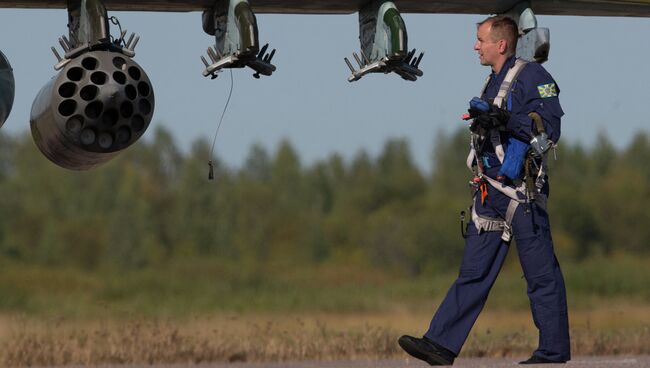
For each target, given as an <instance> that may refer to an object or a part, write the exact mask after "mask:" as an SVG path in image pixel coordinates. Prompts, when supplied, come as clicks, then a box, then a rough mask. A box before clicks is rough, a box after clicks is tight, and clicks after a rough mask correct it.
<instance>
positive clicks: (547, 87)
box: [537, 83, 557, 98]
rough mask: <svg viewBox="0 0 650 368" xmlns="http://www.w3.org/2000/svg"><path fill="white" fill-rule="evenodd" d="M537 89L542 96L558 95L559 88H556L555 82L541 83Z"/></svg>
mask: <svg viewBox="0 0 650 368" xmlns="http://www.w3.org/2000/svg"><path fill="white" fill-rule="evenodd" d="M537 91H538V92H539V97H541V98H548V97H557V88H555V83H549V84H541V85H539V86H537Z"/></svg>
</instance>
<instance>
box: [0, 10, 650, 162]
mask: <svg viewBox="0 0 650 368" xmlns="http://www.w3.org/2000/svg"><path fill="white" fill-rule="evenodd" d="M0 7H4V8H65V9H67V11H68V17H67V19H62V20H61V22H62V24H65V23H64V22H66V23H67V24H68V35H67V36H61V37H60V38H59V39H58V44H59V46H60V49H58V50H57V49H55V48H54V47H53V48H52V52H53V53H54V56H55V58H56V61H55V65H54V69H55V70H57V71H58V75H57V76H56V77H55V78H53V79H52V80H50V82H48V83H47V84H45V86H44V87H43V88H42V89H41V91H40V92H39V93H38V95H37V96H36V98H35V100H34V104H33V106H32V113H31V118H30V125H31V130H32V136H33V138H34V141H35V143H36V145H37V146H38V148H39V149H40V150H41V152H42V153H43V154H44V155H45V156H46V157H47V158H48V159H49V160H50V161H52V162H54V163H55V164H57V165H59V166H61V167H64V168H67V169H72V170H87V169H90V168H93V167H95V166H98V165H100V164H102V163H105V162H107V161H109V160H110V159H111V158H113V157H114V156H116V155H117V154H118V153H119V152H121V151H122V150H124V149H126V148H127V147H129V146H130V145H132V144H133V143H135V142H136V141H137V140H138V139H139V138H140V137H141V136H142V135H143V134H144V132H145V131H146V129H147V127H148V125H149V123H150V121H151V119H152V117H153V112H154V106H155V99H154V91H153V88H152V85H151V82H150V81H149V78H148V77H147V74H146V73H145V71H144V69H143V68H142V67H140V66H139V65H138V64H137V63H136V62H135V61H134V60H133V58H134V56H135V48H136V46H137V44H138V42H139V40H140V39H139V37H138V36H137V35H135V34H127V33H126V31H122V27H121V25H119V22H117V21H116V20H115V19H114V18H112V17H111V16H110V14H109V11H113V10H133V11H202V12H203V16H202V25H203V30H204V32H205V33H207V34H208V35H210V36H213V37H214V42H213V43H212V45H210V46H209V47H208V48H207V53H206V55H205V56H200V60H201V61H202V62H203V66H204V69H203V75H204V76H205V77H210V78H213V79H214V78H217V77H218V75H219V73H220V72H221V71H222V70H224V69H227V68H237V69H239V68H250V69H252V70H253V72H254V73H253V76H254V77H255V78H260V77H261V76H270V75H272V74H273V72H274V71H275V70H276V66H275V65H273V64H272V61H273V57H274V55H275V51H276V50H275V49H272V48H270V47H269V45H268V44H266V45H261V43H260V40H259V30H258V25H257V18H256V16H255V14H256V13H302V14H328V13H329V14H332V13H353V12H358V13H359V35H358V37H359V40H360V50H359V52H358V53H357V52H354V53H353V54H352V56H353V57H352V59H351V60H352V61H351V60H350V59H348V58H344V61H345V63H346V64H347V66H348V67H349V69H350V72H351V75H350V76H349V77H348V80H349V81H350V82H354V81H358V80H360V79H361V78H363V77H364V76H366V75H368V74H371V73H373V74H396V75H398V76H400V77H401V78H402V79H404V80H407V81H416V80H417V79H418V78H419V77H422V76H423V75H424V72H423V71H422V70H420V68H419V66H420V62H421V61H422V58H423V57H424V53H423V52H417V51H416V50H415V49H412V48H409V45H408V33H407V29H406V23H405V22H404V19H403V18H402V16H401V13H465V14H470V13H471V14H507V15H509V16H511V17H512V18H513V19H514V20H515V22H517V23H518V25H519V30H520V35H521V36H520V39H519V42H518V45H517V56H518V57H521V58H524V59H526V60H529V61H534V62H539V63H543V62H545V61H546V60H547V59H548V55H549V50H550V35H549V30H548V29H547V28H542V27H538V26H537V19H536V17H535V14H562V15H605V16H637V17H648V16H650V0H643V1H614V0H610V1H607V0H598V1H589V0H563V1H556V0H537V1H517V0H501V1H430V0H394V1H389V0H364V1H361V0H349V1H346V0H311V1H310V0H250V2H249V1H248V0H195V1H183V0H166V1H164V0H131V1H124V0H103V1H102V0H68V1H44V0H22V1H0ZM533 11H534V12H533ZM110 23H112V24H113V27H111V25H110ZM111 28H113V31H114V32H113V33H114V34H113V35H111ZM115 31H117V33H115ZM354 37H357V36H356V35H355V36H354ZM197 59H198V55H197ZM197 65H200V64H198V63H197ZM197 69H198V68H197ZM13 98H14V78H13V72H12V69H11V66H10V64H9V61H8V60H7V58H6V57H5V55H4V54H2V53H1V52H0V126H2V124H3V123H4V121H5V120H6V118H7V116H8V115H9V112H10V111H11V108H12V105H13Z"/></svg>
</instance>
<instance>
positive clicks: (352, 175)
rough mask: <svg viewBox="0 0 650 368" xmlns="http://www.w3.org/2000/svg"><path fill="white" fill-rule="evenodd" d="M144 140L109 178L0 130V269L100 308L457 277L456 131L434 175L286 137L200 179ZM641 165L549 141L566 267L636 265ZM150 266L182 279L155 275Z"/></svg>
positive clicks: (19, 297)
mask: <svg viewBox="0 0 650 368" xmlns="http://www.w3.org/2000/svg"><path fill="white" fill-rule="evenodd" d="M150 135H151V136H152V138H151V139H150V140H148V141H143V142H140V143H138V144H136V145H135V146H134V147H132V148H130V149H128V150H127V151H126V152H124V153H122V154H121V155H120V156H119V157H118V158H116V159H115V160H113V161H112V162H110V163H108V164H106V165H105V166H102V167H100V168H97V169H94V170H91V171H89V172H71V171H67V170H64V169H61V168H59V167H57V166H55V165H53V164H52V163H50V162H49V161H47V159H45V158H44V157H43V156H42V155H41V154H40V153H39V152H38V150H37V149H36V148H35V146H34V144H33V143H32V141H31V137H29V136H19V137H12V136H8V135H4V134H0V198H2V206H0V268H1V269H3V270H7V269H9V270H17V269H23V270H32V271H25V272H26V273H25V274H22V276H25V277H34V278H36V279H41V280H42V279H46V278H47V276H43V275H41V274H40V273H41V272H42V273H43V274H45V275H48V274H49V273H48V271H47V270H56V271H52V275H58V276H57V277H61V278H62V279H61V280H59V281H60V282H62V283H63V284H64V285H66V287H72V288H74V287H77V286H75V285H77V284H79V285H78V287H79V288H80V290H92V289H93V288H92V287H91V286H92V285H99V284H101V287H99V289H98V290H99V291H97V292H100V293H104V294H103V295H99V296H97V295H95V296H94V297H97V298H98V299H99V300H102V298H108V299H111V298H118V299H119V298H120V297H124V298H127V297H128V298H136V299H137V297H138V295H140V297H142V298H145V297H146V296H142V293H140V294H139V292H133V293H131V292H130V291H129V289H128V288H126V289H125V285H128V282H127V281H126V280H128V278H129V277H135V278H134V280H137V282H135V284H134V286H133V289H134V290H136V289H137V290H144V289H142V288H145V289H146V288H147V286H146V285H149V286H148V288H149V290H150V291H151V292H152V293H157V292H162V291H163V290H165V292H169V293H172V294H173V293H178V295H184V294H183V292H182V290H183V289H184V288H188V284H191V283H192V278H193V277H195V274H194V273H196V272H203V271H205V272H207V275H210V277H214V278H220V280H216V281H215V283H214V284H215V286H214V288H213V289H210V287H209V282H207V281H206V283H205V284H201V285H199V286H196V288H198V289H197V290H198V291H197V292H196V295H194V294H192V295H194V296H197V297H198V296H199V295H215V293H217V294H218V293H223V294H227V293H228V292H229V290H232V289H242V290H244V289H245V290H250V292H251V293H253V294H254V293H255V292H256V291H257V290H258V289H259V288H261V287H262V286H266V287H269V288H270V290H273V289H274V288H276V289H277V290H281V289H283V288H290V287H291V285H295V280H296V279H295V278H294V279H292V280H293V281H292V282H284V281H282V276H278V274H280V275H282V274H283V273H287V272H291V271H290V270H294V269H295V270H297V271H296V272H303V273H304V275H303V277H304V278H305V279H307V280H311V279H313V278H317V276H316V275H314V273H316V272H321V271H322V272H330V271H326V270H345V269H349V268H351V269H356V270H360V271H359V272H357V273H352V274H351V277H357V276H358V274H361V273H362V272H367V273H368V274H369V275H384V276H386V277H390V278H395V279H400V280H408V279H409V278H415V279H427V278H432V277H434V276H435V277H437V276H439V275H441V274H444V275H452V277H453V273H454V272H455V270H456V269H457V267H458V263H459V259H460V256H461V254H462V248H463V241H462V238H461V236H460V225H459V217H458V213H459V212H460V211H461V210H463V209H466V207H467V205H468V204H469V203H470V192H469V189H468V186H467V184H466V183H467V181H468V179H469V178H470V175H469V172H468V170H467V168H466V167H465V158H466V154H467V151H466V150H467V146H468V142H467V137H466V133H465V132H462V131H458V132H456V133H454V134H445V133H440V134H438V136H437V138H436V141H435V150H434V152H433V153H432V168H431V172H430V173H424V172H422V171H421V170H420V169H419V168H418V167H417V166H416V165H415V163H414V161H413V158H412V156H411V152H410V148H409V145H408V142H407V141H406V140H403V139H391V140H389V141H387V142H386V144H385V146H384V148H383V151H382V152H381V153H380V154H379V155H378V157H371V156H370V155H368V154H367V153H365V152H360V153H359V154H358V155H356V156H355V157H354V158H352V159H351V160H349V161H347V160H345V159H343V158H342V157H340V156H338V155H332V156H331V157H329V158H327V159H325V160H321V161H318V162H315V163H313V164H311V165H304V164H303V163H301V161H300V157H299V155H298V153H297V152H296V151H295V149H294V148H293V147H292V145H291V144H290V143H289V142H288V141H283V142H281V143H280V144H279V145H278V147H277V149H276V150H275V151H274V152H268V151H267V149H266V148H265V147H263V146H260V145H253V146H252V147H251V149H250V153H249V156H248V158H247V159H246V161H245V163H244V164H243V166H242V167H241V168H237V169H235V168H230V167H228V166H226V165H225V164H224V163H223V162H221V161H220V160H219V159H218V158H216V157H212V161H213V162H214V163H215V177H216V180H215V181H208V180H207V161H208V159H210V157H209V144H208V143H207V142H205V141H197V142H195V143H194V145H193V146H192V147H191V149H190V150H189V151H188V152H186V153H185V152H182V151H181V150H180V149H179V148H178V147H177V146H176V144H175V143H174V140H173V137H172V136H171V134H170V133H169V132H168V131H165V130H164V129H161V128H158V129H157V130H155V131H154V132H152V133H151V134H150ZM649 162H650V142H649V140H648V137H647V136H646V135H645V134H644V133H639V134H638V135H637V136H636V138H635V139H634V140H633V141H632V142H631V143H630V144H629V146H628V147H626V148H624V149H622V150H617V149H616V148H614V147H613V145H612V144H611V143H610V142H609V141H608V140H607V137H605V136H600V137H599V138H598V141H597V142H596V144H595V145H593V146H592V147H589V148H586V147H583V146H581V145H577V144H574V145H566V144H561V145H560V147H559V149H558V160H557V161H553V160H551V163H550V165H551V170H550V171H551V184H552V186H551V199H550V213H551V221H552V225H553V230H554V241H555V247H556V250H557V252H558V254H559V257H560V258H561V263H562V264H564V262H572V263H578V264H579V263H581V262H589V263H588V265H589V266H585V267H586V268H588V269H590V270H591V271H590V272H593V273H599V272H600V273H601V274H602V275H606V273H603V272H602V270H601V269H600V267H602V268H607V267H610V265H609V264H608V262H606V261H603V260H607V259H610V258H616V257H623V259H633V258H635V257H636V258H637V260H636V263H632V265H633V266H634V267H642V268H643V265H645V266H646V267H645V268H646V269H647V268H648V267H647V265H648V262H647V260H648V259H650V258H649V256H650V226H648V225H649V224H650V211H648V210H647V208H646V204H647V203H648V202H649V201H650V186H648V184H647V183H648V180H649V179H650V165H648V163H649ZM512 259H513V257H510V258H509V262H510V263H513V261H512ZM594 260H599V261H594ZM639 260H640V261H639ZM197 262H198V264H199V265H200V266H196V265H197ZM514 262H516V261H514ZM594 264H597V265H600V266H599V267H595V266H593V265H594ZM210 265H212V266H210ZM639 265H641V266H639ZM201 267H203V268H206V267H207V268H208V270H207V271H206V270H202V268H201ZM631 267H632V266H631ZM161 270H162V271H170V272H171V271H172V270H173V271H174V272H181V273H182V272H186V273H188V275H190V276H179V275H177V274H170V275H169V276H168V277H164V278H156V277H154V276H151V275H153V274H155V273H156V272H158V273H160V272H159V271H161ZM319 270H320V271H319ZM629 271H631V270H629ZM30 272H32V273H34V274H35V275H32V276H29V275H31V273H30ZM66 272H71V274H73V275H75V276H74V277H72V276H70V277H68V278H66V277H67V276H65V275H66ZM193 272H194V273H193ZM621 272H624V271H621ZM19 274H20V273H19ZM39 275H40V276H39ZM79 275H85V276H79ZM98 275H99V276H98ZM134 275H137V277H136V276H134ZM147 275H150V276H147ZM192 275H194V276H192ZM341 275H346V273H345V271H341ZM354 275H357V276H354ZM622 275H624V273H622ZM330 276H332V277H333V278H334V279H336V277H335V276H336V275H334V274H333V275H330ZM16 277H17V276H11V275H10V274H8V273H7V272H1V273H0V299H1V300H2V302H1V303H0V309H12V308H14V307H21V308H23V307H24V308H27V309H29V305H28V304H29V303H36V304H37V305H36V306H33V307H34V308H35V309H38V308H39V307H38V301H37V300H34V299H33V298H32V299H30V296H29V292H28V291H29V290H33V288H31V287H23V286H24V283H29V282H30V281H29V280H22V279H16ZM369 277H370V276H369ZM576 277H577V279H576V281H575V282H576V283H580V285H587V286H585V287H587V288H588V287H589V285H591V286H592V287H593V288H594V290H596V292H601V291H602V292H609V291H611V290H610V289H612V290H614V292H617V290H618V291H620V290H624V291H625V290H627V289H626V288H632V289H633V290H638V288H637V287H640V288H641V289H643V286H642V285H641V286H640V285H636V283H639V282H640V283H641V284H643V281H639V280H637V279H636V278H634V277H627V276H621V277H620V278H618V279H617V278H614V279H608V280H610V281H607V282H605V283H604V284H596V283H595V282H594V281H593V280H594V278H590V277H585V278H584V279H583V278H580V275H576ZM111 278H114V279H115V280H117V281H115V283H114V285H115V287H114V288H111V287H110V285H111V282H112V281H111ZM448 279H449V277H447V276H445V278H444V282H445V283H447V282H448V281H449V280H448ZM596 279H598V278H596ZM65 280H67V281H65ZM120 280H121V281H120ZM175 280H176V281H175ZM612 280H613V281H612ZM635 280H636V281H635ZM646 280H647V279H646ZM217 281H224V282H217ZM52 282H56V280H52ZM315 282H316V281H315ZM341 282H342V283H343V281H341ZM619 282H620V283H621V284H620V285H619ZM147 283H148V284H147ZM570 283H571V282H569V284H570ZM630 283H633V284H634V285H632V286H629V285H631V284H630ZM21 285H23V286H21ZM89 285H91V286H89ZM206 285H208V286H206ZM315 285H317V284H309V285H308V286H305V289H304V290H306V289H308V288H311V289H312V290H313V289H315V288H314V286H315ZM626 285H627V286H626ZM138 288H141V289H138ZM201 288H206V289H205V290H203V289H201ZM54 289H55V290H56V288H54ZM189 289H192V287H189ZM199 289H200V290H199ZM403 289H404V290H406V289H408V287H407V286H404V287H402V286H400V287H398V288H397V290H402V291H403ZM603 289H606V290H604V291H603ZM26 290H27V291H26ZM300 290H303V289H300ZM316 291H318V289H316ZM646 291H647V290H646ZM350 292H354V290H350ZM646 294H647V293H646ZM646 294H644V295H643V296H642V297H644V298H645V297H647V295H646ZM242 295H243V294H242ZM264 295H267V294H264ZM268 295H271V294H268ZM309 295H312V296H313V298H316V299H318V296H317V293H315V292H314V293H310V294H309ZM324 295H325V296H323V298H325V297H327V295H328V294H324ZM418 295H420V294H418ZM187 296H188V297H189V296H190V295H187ZM87 297H88V298H90V297H91V296H87ZM161 297H162V296H161ZM269 297H272V296H269ZM151 298H153V299H152V300H155V297H154V296H151ZM206 298H207V297H206ZM316 299H315V300H316ZM211 300H212V299H211ZM244 300H245V298H242V299H241V300H240V301H239V302H241V303H244ZM318 300H320V299H318ZM355 300H357V299H355ZM358 300H360V299H358ZM358 300H357V301H358ZM131 302H133V303H137V300H132V301H131ZM284 302H286V303H289V304H290V303H292V300H291V299H288V300H285V301H284ZM43 303H45V302H43ZM197 303H198V304H199V305H200V303H201V301H200V300H198V301H197ZM233 303H235V302H233ZM323 303H325V304H326V302H324V301H323ZM355 303H356V302H355ZM359 303H361V304H363V301H361V302H359ZM353 304H354V303H353ZM211 307H212V306H211ZM353 307H360V306H359V305H357V304H355V305H350V308H353Z"/></svg>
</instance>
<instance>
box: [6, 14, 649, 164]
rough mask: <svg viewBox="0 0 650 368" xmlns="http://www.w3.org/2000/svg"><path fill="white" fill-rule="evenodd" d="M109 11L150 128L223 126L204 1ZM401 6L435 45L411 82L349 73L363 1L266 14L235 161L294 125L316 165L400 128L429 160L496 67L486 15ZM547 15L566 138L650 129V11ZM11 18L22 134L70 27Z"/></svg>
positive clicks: (236, 105)
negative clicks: (263, 73) (484, 60)
mask: <svg viewBox="0 0 650 368" xmlns="http://www.w3.org/2000/svg"><path fill="white" fill-rule="evenodd" d="M109 15H114V16H116V17H118V18H119V20H120V22H121V24H122V27H123V28H125V29H128V30H129V31H130V32H131V31H134V32H136V33H138V34H139V35H140V36H141V40H140V42H139V44H138V47H137V49H136V57H135V61H136V62H138V63H139V64H140V65H141V66H142V67H143V68H144V70H145V71H146V72H147V74H148V75H149V78H150V79H151V81H152V84H153V87H154V90H155V98H156V106H155V112H154V118H153V121H152V123H151V125H150V126H149V130H148V134H147V133H145V139H147V138H146V137H147V136H149V137H150V136H151V135H152V134H151V132H152V131H153V130H154V129H155V127H157V126H163V127H165V128H166V129H168V130H170V131H171V132H172V134H173V135H174V138H175V140H176V143H177V145H178V146H179V147H180V148H181V149H182V150H184V151H187V150H189V148H190V146H191V143H192V142H193V141H195V140H196V139H198V138H205V139H207V140H211V139H212V135H213V134H214V131H215V129H216V125H217V122H218V118H219V115H220V114H221V111H222V109H223V107H224V104H225V102H226V98H227V96H228V91H229V87H230V74H229V73H228V72H226V73H222V74H221V75H220V77H219V78H217V79H215V80H210V79H209V78H204V77H203V76H202V75H201V72H202V70H203V64H202V63H201V61H200V58H199V57H200V55H202V54H203V53H204V52H205V50H206V48H207V47H208V46H209V45H211V44H212V43H213V42H214V38H213V37H211V36H208V35H207V34H205V33H203V31H202V28H201V14H200V13H198V12H193V13H153V12H139V13H135V12H112V13H110V14H109ZM403 18H404V20H405V22H406V26H407V29H408V35H409V47H410V48H417V49H418V50H422V51H424V52H425V56H424V59H423V61H422V63H421V64H420V68H421V69H422V70H423V71H424V76H423V77H422V78H421V79H419V80H418V81H417V82H407V81H404V80H402V79H401V78H400V77H398V76H397V75H394V74H389V75H383V74H371V75H367V76H366V77H364V78H362V79H361V80H360V81H358V82H354V83H349V82H348V81H347V77H348V76H349V74H350V71H349V69H348V68H347V66H346V65H345V63H344V62H343V58H344V57H349V56H350V55H351V54H352V52H353V51H357V50H358V49H359V41H358V16H357V15H356V14H350V15H270V14H260V15H258V16H257V20H258V27H259V31H260V42H261V43H266V42H269V43H270V45H271V47H272V48H276V49H277V52H276V55H275V57H274V59H273V62H274V64H275V65H276V66H277V71H276V72H275V73H274V75H272V76H271V77H262V79H260V80H256V79H253V77H252V74H253V72H252V71H251V70H250V69H235V70H234V72H233V78H234V91H233V95H232V100H231V102H230V106H229V108H228V111H227V112H226V116H225V119H224V122H223V125H222V127H221V130H220V132H219V136H218V138H217V143H216V149H215V151H216V154H217V156H218V157H219V158H221V159H222V160H224V161H225V162H226V163H227V164H228V165H230V166H233V167H237V166H240V165H241V164H242V163H243V162H244V160H245V158H246V156H247V154H248V152H249V149H250V146H251V145H252V144H253V143H261V144H262V145H263V146H265V147H266V148H267V149H268V150H269V151H271V152H272V151H274V150H275V148H276V146H277V143H278V142H279V141H280V140H281V139H283V138H288V139H289V140H290V141H291V143H292V144H293V146H294V147H295V148H296V150H297V151H298V153H299V154H300V157H301V159H302V162H303V164H305V165H309V164H312V163H314V162H315V161H317V160H321V159H325V158H327V157H328V156H329V155H331V154H333V153H339V154H341V155H343V157H345V158H346V159H351V158H353V157H354V155H355V154H356V153H358V151H359V150H362V149H363V150H366V151H367V152H368V153H370V154H371V155H378V154H379V153H380V152H381V150H382V147H383V144H384V143H385V141H386V140H387V139H388V138H405V139H407V140H408V141H409V143H410V146H411V150H412V153H413V158H414V160H415V161H416V163H417V164H418V165H419V167H421V168H422V169H423V170H427V171H428V170H429V169H430V165H431V153H432V150H433V145H434V140H435V137H436V135H437V134H440V133H441V132H453V131H456V129H458V127H461V126H463V124H464V123H463V122H461V120H460V118H459V117H460V116H461V115H462V113H463V112H464V111H465V110H466V108H467V103H468V101H469V100H470V99H471V98H472V97H473V96H475V95H477V94H479V90H480V89H481V87H482V84H483V81H484V80H485V77H486V76H487V74H489V68H487V67H483V66H481V65H480V64H479V61H478V55H477V54H476V52H475V51H474V50H473V45H474V41H475V39H476V28H475V23H476V22H478V21H480V20H482V19H483V18H484V16H482V15H441V14H417V15H416V14H403ZM537 18H538V25H539V26H540V27H548V28H550V31H551V52H550V60H549V61H548V62H547V63H546V64H545V67H546V68H547V70H548V71H549V72H550V73H551V74H552V75H553V77H554V78H555V80H556V81H557V84H558V85H559V87H560V89H561V94H560V99H561V103H562V106H563V109H564V111H565V113H566V115H565V117H564V119H563V122H562V124H563V125H562V140H563V141H565V142H580V143H582V144H585V145H592V144H593V143H594V142H595V137H596V136H597V135H598V134H599V133H605V134H607V135H608V137H609V138H610V140H611V141H612V142H613V143H614V144H615V145H616V146H617V147H624V146H625V145H626V144H627V143H629V141H630V139H631V138H632V137H633V136H634V135H635V134H636V133H637V132H639V131H645V132H649V126H650V117H649V114H650V109H649V108H648V107H649V105H650V18H602V17H566V16H562V17H560V16H538V17H537ZM0 19H2V20H1V21H0V50H2V52H3V53H4V54H5V55H6V56H7V57H8V58H9V61H10V62H11V64H12V66H13V68H14V73H15V79H16V97H15V102H14V106H13V110H12V113H11V116H10V117H9V119H8V120H7V122H6V123H5V125H4V126H3V128H2V129H3V131H4V132H9V133H11V134H19V133H21V132H25V131H27V130H28V129H29V113H30V109H31V105H32V101H33V99H34V97H35V96H36V94H37V93H38V91H39V90H40V89H41V87H42V86H43V85H44V84H45V83H46V82H47V81H48V80H49V79H50V78H52V77H54V76H55V71H54V69H53V65H54V64H55V59H54V56H53V55H52V53H51V51H50V46H53V45H55V44H56V43H57V38H58V37H59V36H60V35H62V34H66V35H67V28H66V23H67V14H66V12H65V11H64V10H13V9H11V10H10V9H1V10H0ZM113 32H114V33H117V31H116V30H114V31H113ZM136 144H137V143H136ZM34 149H37V148H36V147H35V146H34ZM559 155H561V152H559ZM44 160H45V159H44Z"/></svg>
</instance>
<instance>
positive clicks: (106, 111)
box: [30, 51, 155, 170]
mask: <svg viewBox="0 0 650 368" xmlns="http://www.w3.org/2000/svg"><path fill="white" fill-rule="evenodd" d="M154 102H155V100H154V93H153V88H152V86H151V81H150V80H149V78H148V77H147V75H146V74H145V72H144V70H142V68H141V67H140V66H139V65H138V64H137V63H136V62H135V61H133V60H131V59H130V58H128V57H127V56H125V55H123V54H120V53H116V52H110V51H92V52H88V53H85V54H83V55H81V56H79V57H77V58H76V59H73V60H71V61H70V62H68V63H67V64H66V65H65V67H64V68H63V69H62V70H61V72H60V73H59V75H58V76H56V77H54V78H53V79H52V80H50V82H48V83H47V84H46V85H45V86H44V87H43V88H42V89H41V91H40V92H39V94H38V95H37V96H36V99H35V100H34V104H33V105H32V112H31V119H30V123H31V129H32V136H33V138H34V141H35V142H36V145H37V146H38V148H39V149H40V150H41V152H42V153H43V154H44V155H45V156H46V157H47V158H48V159H49V160H50V161H52V162H54V163H55V164H57V165H59V166H61V167H65V168H67V169H72V170H86V169H90V168H92V167H95V166H97V165H100V164H102V163H104V162H106V161H108V160H110V159H111V158H112V157H114V156H115V155H116V154H117V153H118V152H119V151H121V150H123V149H125V148H127V147H128V146H130V145H131V144H133V143H134V142H135V141H137V140H138V139H139V138H140V136H142V134H143V133H144V132H145V130H146V129H147V127H148V126H149V122H150V121H151V118H152V116H153V110H154Z"/></svg>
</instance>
